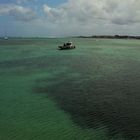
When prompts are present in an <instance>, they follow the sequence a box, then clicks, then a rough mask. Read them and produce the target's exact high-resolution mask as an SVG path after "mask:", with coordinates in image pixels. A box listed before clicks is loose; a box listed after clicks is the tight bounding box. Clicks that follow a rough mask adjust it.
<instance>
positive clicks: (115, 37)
mask: <svg viewBox="0 0 140 140" xmlns="http://www.w3.org/2000/svg"><path fill="white" fill-rule="evenodd" d="M46 38H48V39H54V38H56V39H57V38H95V39H96V38H97V39H140V36H131V35H130V36H129V35H92V36H65V37H47V36H46V37H10V36H7V37H6V38H5V37H0V40H7V39H46Z"/></svg>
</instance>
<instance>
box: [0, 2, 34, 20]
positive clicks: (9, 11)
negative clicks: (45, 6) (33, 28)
mask: <svg viewBox="0 0 140 140" xmlns="http://www.w3.org/2000/svg"><path fill="white" fill-rule="evenodd" d="M0 15H8V16H12V17H14V18H16V19H18V20H22V21H30V20H32V19H34V18H35V17H36V14H35V12H34V11H33V10H32V9H30V8H25V7H22V6H20V5H15V4H1V5H0Z"/></svg>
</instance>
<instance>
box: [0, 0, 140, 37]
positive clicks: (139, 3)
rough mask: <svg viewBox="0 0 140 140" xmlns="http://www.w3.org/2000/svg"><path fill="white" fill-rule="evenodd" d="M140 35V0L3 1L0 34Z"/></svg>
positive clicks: (24, 35) (33, 35) (59, 35)
mask: <svg viewBox="0 0 140 140" xmlns="http://www.w3.org/2000/svg"><path fill="white" fill-rule="evenodd" d="M116 34H118V35H140V0H0V36H5V35H7V36H20V37H62V36H79V35H81V36H82V35H83V36H84V35H85V36H90V35H116Z"/></svg>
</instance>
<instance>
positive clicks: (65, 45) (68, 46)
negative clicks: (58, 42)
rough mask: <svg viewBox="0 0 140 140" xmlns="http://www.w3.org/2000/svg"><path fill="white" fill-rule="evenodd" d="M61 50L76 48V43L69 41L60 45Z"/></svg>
mask: <svg viewBox="0 0 140 140" xmlns="http://www.w3.org/2000/svg"><path fill="white" fill-rule="evenodd" d="M58 48H59V49H60V50H67V49H75V45H73V43H72V42H70V41H68V42H67V43H64V44H63V45H62V46H58Z"/></svg>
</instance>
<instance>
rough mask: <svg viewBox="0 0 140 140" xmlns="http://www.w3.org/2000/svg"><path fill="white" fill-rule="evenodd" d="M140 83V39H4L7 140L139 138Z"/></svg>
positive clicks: (2, 131)
mask: <svg viewBox="0 0 140 140" xmlns="http://www.w3.org/2000/svg"><path fill="white" fill-rule="evenodd" d="M67 40H72V41H73V42H74V43H75V45H76V49H73V50H65V51H60V50H58V49H57V46H58V45H60V44H62V43H63V42H65V41H67ZM139 85H140V41H139V40H115V39H112V40H109V39H105V40H104V39H98V40H97V39H80V38H71V39H68V38H60V39H9V40H0V140H19V139H20V140H93V139H94V140H109V139H111V140H127V139H128V140H129V139H130V140H131V139H135V140H137V139H140V133H139V132H140V94H139V92H140V86H139Z"/></svg>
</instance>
